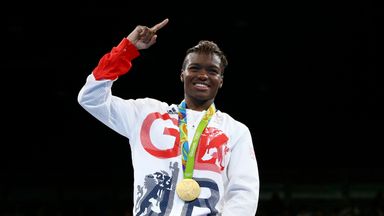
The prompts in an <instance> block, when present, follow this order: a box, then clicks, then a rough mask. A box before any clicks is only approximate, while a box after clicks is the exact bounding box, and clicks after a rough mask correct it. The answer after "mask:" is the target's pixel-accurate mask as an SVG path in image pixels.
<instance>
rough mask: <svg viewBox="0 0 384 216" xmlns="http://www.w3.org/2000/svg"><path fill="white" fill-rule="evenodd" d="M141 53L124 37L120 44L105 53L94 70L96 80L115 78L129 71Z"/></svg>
mask: <svg viewBox="0 0 384 216" xmlns="http://www.w3.org/2000/svg"><path fill="white" fill-rule="evenodd" d="M139 55H140V53H139V51H138V50H137V48H136V47H135V46H134V45H133V44H132V43H131V42H130V41H129V40H128V39H127V38H124V39H123V40H122V41H121V42H120V44H119V45H118V46H116V47H113V48H112V50H111V52H109V53H107V54H105V55H104V56H103V57H102V58H101V59H100V61H99V64H98V65H97V66H96V68H95V69H94V70H93V72H92V73H93V75H94V76H95V79H96V80H102V79H110V80H114V79H116V78H118V77H119V76H121V75H123V74H125V73H127V72H128V71H129V69H131V67H132V62H131V61H132V60H133V59H134V58H136V57H138V56H139Z"/></svg>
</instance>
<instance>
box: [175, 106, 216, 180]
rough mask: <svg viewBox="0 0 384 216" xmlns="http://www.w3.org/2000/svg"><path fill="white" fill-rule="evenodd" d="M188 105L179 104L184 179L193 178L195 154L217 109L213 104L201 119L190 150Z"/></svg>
mask: <svg viewBox="0 0 384 216" xmlns="http://www.w3.org/2000/svg"><path fill="white" fill-rule="evenodd" d="M186 107H187V104H186V103H185V100H183V101H182V102H181V103H180V104H179V107H178V108H179V113H178V115H179V131H180V145H181V147H182V150H181V151H182V161H181V162H182V165H183V170H184V178H192V176H193V167H194V165H195V154H196V149H197V145H198V143H199V139H200V136H201V134H202V133H203V131H204V129H205V127H206V126H207V125H208V122H209V120H210V119H211V117H212V116H213V115H214V114H215V112H216V108H215V105H214V104H213V103H212V104H211V106H210V107H209V108H208V110H207V112H206V113H205V115H204V116H203V118H202V119H201V121H200V123H199V126H197V129H196V132H195V135H194V136H193V140H192V144H191V149H189V145H188V129H187V112H186Z"/></svg>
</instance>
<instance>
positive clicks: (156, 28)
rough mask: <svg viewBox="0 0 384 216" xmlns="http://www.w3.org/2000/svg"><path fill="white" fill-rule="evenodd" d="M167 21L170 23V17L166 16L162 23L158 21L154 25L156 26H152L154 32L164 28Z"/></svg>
mask: <svg viewBox="0 0 384 216" xmlns="http://www.w3.org/2000/svg"><path fill="white" fill-rule="evenodd" d="M167 23H168V18H166V19H164V20H163V21H161V22H160V23H157V24H156V25H154V26H153V27H152V28H151V31H153V32H157V30H159V29H161V28H163V27H164V26H165V25H166V24H167Z"/></svg>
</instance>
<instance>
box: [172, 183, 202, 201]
mask: <svg viewBox="0 0 384 216" xmlns="http://www.w3.org/2000/svg"><path fill="white" fill-rule="evenodd" d="M176 193H177V195H179V197H180V199H182V200H184V201H192V200H194V199H196V198H197V197H198V196H199V195H200V186H199V184H198V183H197V182H196V181H195V180H193V179H183V180H182V181H181V182H179V183H178V184H177V185H176Z"/></svg>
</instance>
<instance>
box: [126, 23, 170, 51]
mask: <svg viewBox="0 0 384 216" xmlns="http://www.w3.org/2000/svg"><path fill="white" fill-rule="evenodd" d="M167 23H168V19H164V20H163V21H162V22H160V23H158V24H156V25H154V26H153V27H152V28H149V27H147V26H141V25H138V26H136V28H135V29H134V30H133V31H132V32H131V33H130V34H129V35H128V37H127V39H128V40H129V41H130V42H131V43H132V44H133V45H135V47H136V48H137V49H138V50H141V49H147V48H149V47H150V46H152V45H153V44H154V43H155V42H156V38H157V34H156V32H157V31H158V30H159V29H161V28H163V27H164V26H165V25H166V24H167Z"/></svg>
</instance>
